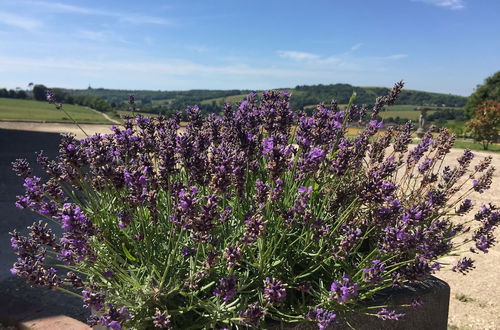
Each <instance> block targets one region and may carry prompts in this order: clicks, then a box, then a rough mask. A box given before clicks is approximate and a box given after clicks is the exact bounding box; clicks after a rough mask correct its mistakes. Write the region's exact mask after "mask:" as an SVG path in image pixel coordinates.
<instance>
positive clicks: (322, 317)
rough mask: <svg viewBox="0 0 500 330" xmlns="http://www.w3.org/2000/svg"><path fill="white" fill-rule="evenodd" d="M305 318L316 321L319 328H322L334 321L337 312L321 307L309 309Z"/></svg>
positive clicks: (320, 329) (322, 329) (321, 329)
mask: <svg viewBox="0 0 500 330" xmlns="http://www.w3.org/2000/svg"><path fill="white" fill-rule="evenodd" d="M306 318H307V319H309V320H311V321H316V323H317V325H318V328H319V330H324V329H326V328H328V327H329V326H330V325H332V324H333V323H334V322H335V320H336V318H337V314H335V312H334V311H325V310H323V309H322V308H316V309H313V310H310V311H309V312H308V313H307V315H306Z"/></svg>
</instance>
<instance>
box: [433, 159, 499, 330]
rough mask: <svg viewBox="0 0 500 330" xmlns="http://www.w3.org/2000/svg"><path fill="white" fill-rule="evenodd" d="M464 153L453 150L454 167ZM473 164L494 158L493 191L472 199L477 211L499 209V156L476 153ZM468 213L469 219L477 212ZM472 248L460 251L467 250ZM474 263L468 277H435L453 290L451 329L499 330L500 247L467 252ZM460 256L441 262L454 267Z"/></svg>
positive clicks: (445, 274)
mask: <svg viewBox="0 0 500 330" xmlns="http://www.w3.org/2000/svg"><path fill="white" fill-rule="evenodd" d="M461 153H462V150H457V149H454V150H452V152H451V153H450V154H449V155H448V158H447V163H448V164H453V162H454V161H455V159H457V158H458V157H459V156H460V154H461ZM474 154H475V155H476V157H475V159H474V162H473V165H474V164H475V163H477V161H478V160H479V159H482V158H483V157H486V156H492V157H493V164H494V166H495V168H497V171H496V173H495V175H494V177H493V184H492V185H491V189H490V190H487V191H486V192H484V193H483V194H475V195H473V196H472V197H473V198H472V200H474V201H477V203H476V209H477V207H479V206H480V205H482V204H487V203H494V204H496V205H497V206H500V154H499V153H486V152H474ZM476 209H474V210H473V211H472V212H470V213H469V219H470V217H472V216H473V214H474V212H475V210H476ZM495 236H496V240H497V242H498V241H500V229H498V230H497V232H496V235H495ZM468 248H469V246H466V247H464V248H462V249H461V250H468ZM462 256H468V257H470V258H472V259H474V260H475V266H476V269H474V270H473V271H472V272H470V273H469V274H467V275H465V276H464V275H462V274H460V273H455V272H452V271H451V270H450V269H449V268H445V269H443V270H442V271H440V272H438V273H437V274H436V277H439V278H440V279H442V280H444V281H446V282H448V284H449V285H450V287H451V297H450V314H449V318H448V326H449V328H450V329H454V330H458V329H460V330H473V329H474V330H476V329H478V330H479V329H481V330H494V329H495V330H497V329H498V330H500V285H498V280H499V279H500V244H499V245H496V246H494V247H493V248H492V249H491V250H490V251H489V253H487V254H483V253H480V254H473V253H471V252H466V253H465V254H464V255H462ZM458 259H460V258H459V257H446V258H443V259H442V260H441V261H442V262H446V263H450V264H451V265H453V264H455V263H456V262H457V260H458Z"/></svg>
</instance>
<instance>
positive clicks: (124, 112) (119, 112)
mask: <svg viewBox="0 0 500 330" xmlns="http://www.w3.org/2000/svg"><path fill="white" fill-rule="evenodd" d="M116 113H117V114H118V115H123V116H132V111H129V110H117V111H116ZM134 115H135V116H137V115H141V116H145V117H158V116H159V114H157V113H149V112H139V111H135V112H134Z"/></svg>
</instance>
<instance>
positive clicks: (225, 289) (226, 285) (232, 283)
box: [213, 275, 236, 302]
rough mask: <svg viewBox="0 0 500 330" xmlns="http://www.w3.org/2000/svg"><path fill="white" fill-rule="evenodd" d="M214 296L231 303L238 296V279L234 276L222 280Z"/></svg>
mask: <svg viewBox="0 0 500 330" xmlns="http://www.w3.org/2000/svg"><path fill="white" fill-rule="evenodd" d="M213 294H214V296H217V297H219V298H221V299H222V300H223V301H225V302H229V301H230V300H231V299H233V297H234V296H235V295H236V279H235V277H234V275H230V276H229V277H225V278H221V279H220V280H219V285H218V286H217V287H216V288H215V289H214V291H213Z"/></svg>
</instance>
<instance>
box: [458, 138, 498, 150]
mask: <svg viewBox="0 0 500 330" xmlns="http://www.w3.org/2000/svg"><path fill="white" fill-rule="evenodd" d="M453 148H458V149H470V150H476V151H489V152H500V144H490V145H489V147H488V150H484V149H483V145H482V143H479V142H475V141H471V140H462V139H460V140H458V139H457V141H456V142H455V144H454V145H453Z"/></svg>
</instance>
